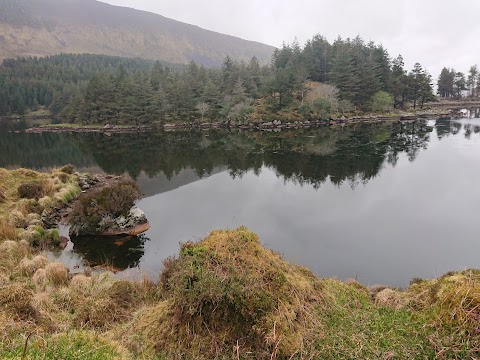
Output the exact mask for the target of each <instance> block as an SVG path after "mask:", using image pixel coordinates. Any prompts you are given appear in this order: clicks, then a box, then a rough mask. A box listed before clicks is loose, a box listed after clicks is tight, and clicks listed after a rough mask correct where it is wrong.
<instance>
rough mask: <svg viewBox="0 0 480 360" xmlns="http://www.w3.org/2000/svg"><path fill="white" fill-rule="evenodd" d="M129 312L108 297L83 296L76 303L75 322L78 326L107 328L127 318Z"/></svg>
mask: <svg viewBox="0 0 480 360" xmlns="http://www.w3.org/2000/svg"><path fill="white" fill-rule="evenodd" d="M130 314H131V312H129V311H128V310H127V309H125V308H123V307H121V306H119V305H118V304H117V303H115V301H114V300H113V299H111V298H109V297H85V298H84V299H83V301H82V302H78V301H77V303H76V309H75V322H76V323H77V325H78V326H80V327H89V328H93V329H107V328H110V327H111V326H112V325H114V324H117V323H120V322H124V321H126V320H128V319H129V318H130Z"/></svg>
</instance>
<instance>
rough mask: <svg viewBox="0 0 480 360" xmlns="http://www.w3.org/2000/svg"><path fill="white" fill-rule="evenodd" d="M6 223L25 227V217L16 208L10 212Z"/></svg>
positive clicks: (16, 226)
mask: <svg viewBox="0 0 480 360" xmlns="http://www.w3.org/2000/svg"><path fill="white" fill-rule="evenodd" d="M8 223H9V224H10V225H12V226H13V227H15V228H21V229H24V228H26V227H27V219H25V216H24V215H23V214H22V213H21V212H20V211H18V210H12V211H11V212H10V216H9V217H8Z"/></svg>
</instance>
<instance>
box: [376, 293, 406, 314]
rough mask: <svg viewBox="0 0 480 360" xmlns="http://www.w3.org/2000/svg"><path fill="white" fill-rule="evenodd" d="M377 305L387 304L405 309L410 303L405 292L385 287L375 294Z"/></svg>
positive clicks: (390, 306)
mask: <svg viewBox="0 0 480 360" xmlns="http://www.w3.org/2000/svg"><path fill="white" fill-rule="evenodd" d="M374 300H375V303H376V304H377V305H380V306H386V307H389V308H392V309H403V308H405V307H406V306H407V305H408V299H407V298H406V296H405V293H404V292H401V291H399V290H394V289H390V288H385V289H383V290H381V291H379V292H377V293H376V294H375V295H374Z"/></svg>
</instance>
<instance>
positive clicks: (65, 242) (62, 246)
mask: <svg viewBox="0 0 480 360" xmlns="http://www.w3.org/2000/svg"><path fill="white" fill-rule="evenodd" d="M69 241H70V240H69V239H68V238H66V237H65V236H60V238H59V239H58V246H59V247H60V249H62V250H63V249H65V248H66V247H67V245H68V242H69Z"/></svg>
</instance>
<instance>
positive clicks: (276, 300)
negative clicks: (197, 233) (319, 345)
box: [129, 227, 323, 358]
mask: <svg viewBox="0 0 480 360" xmlns="http://www.w3.org/2000/svg"><path fill="white" fill-rule="evenodd" d="M161 286H162V289H163V297H164V299H165V300H164V301H163V302H162V303H161V304H160V305H158V306H156V307H154V308H148V309H145V310H144V311H142V312H141V313H139V314H138V315H137V316H136V318H135V319H134V321H133V322H132V324H129V326H132V327H133V329H135V330H134V333H135V334H136V336H135V339H134V338H133V337H132V338H130V344H133V343H135V342H136V341H138V337H137V336H141V335H143V336H142V339H143V341H145V342H146V345H147V348H150V349H152V348H153V349H157V350H159V351H163V352H164V353H165V355H166V356H167V357H175V356H179V354H184V355H185V356H187V357H192V358H213V357H217V356H220V355H221V354H226V353H228V352H229V351H230V350H231V349H232V348H233V347H234V346H236V345H238V346H240V347H241V348H242V354H248V353H250V354H255V355H254V356H255V357H257V358H258V357H266V356H269V355H270V354H272V352H273V351H275V352H276V354H277V356H278V357H286V358H288V357H290V356H292V355H294V354H298V355H300V354H302V353H303V352H306V351H308V349H311V348H312V347H313V343H314V342H315V340H316V339H317V338H319V337H321V331H320V329H321V324H319V323H318V320H317V317H316V316H315V312H316V309H317V307H318V306H319V304H322V303H323V296H322V286H321V284H320V281H319V280H318V279H317V278H316V277H315V276H314V275H313V274H312V273H311V272H309V271H308V270H306V269H303V268H300V267H296V266H293V265H290V264H288V263H287V262H285V261H284V260H282V259H281V257H280V256H279V255H277V254H275V253H274V252H272V251H270V250H267V249H265V248H264V247H262V245H261V244H260V242H259V240H258V237H257V236H256V235H255V234H253V233H251V232H249V231H248V230H247V229H246V228H243V227H242V228H239V229H237V230H233V231H214V232H212V233H210V235H209V236H208V237H207V238H206V239H204V240H203V241H201V242H199V243H196V244H195V243H187V244H184V245H183V246H182V248H181V252H180V256H179V257H178V258H175V259H170V260H169V261H167V262H166V263H165V269H164V271H163V273H162V277H161ZM237 341H238V343H237Z"/></svg>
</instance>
